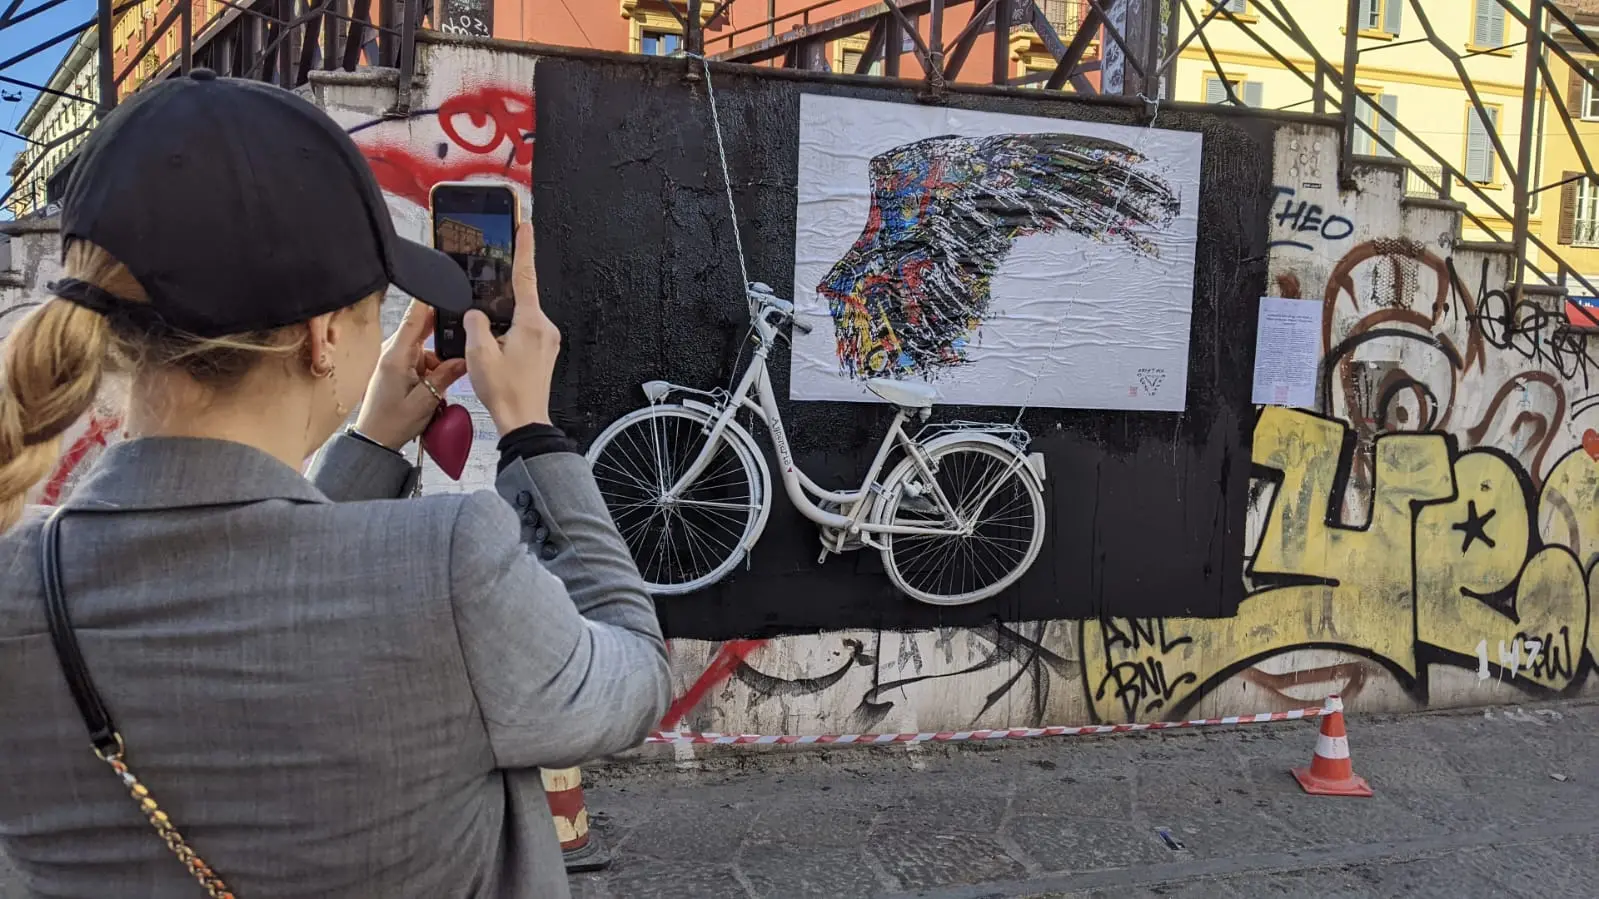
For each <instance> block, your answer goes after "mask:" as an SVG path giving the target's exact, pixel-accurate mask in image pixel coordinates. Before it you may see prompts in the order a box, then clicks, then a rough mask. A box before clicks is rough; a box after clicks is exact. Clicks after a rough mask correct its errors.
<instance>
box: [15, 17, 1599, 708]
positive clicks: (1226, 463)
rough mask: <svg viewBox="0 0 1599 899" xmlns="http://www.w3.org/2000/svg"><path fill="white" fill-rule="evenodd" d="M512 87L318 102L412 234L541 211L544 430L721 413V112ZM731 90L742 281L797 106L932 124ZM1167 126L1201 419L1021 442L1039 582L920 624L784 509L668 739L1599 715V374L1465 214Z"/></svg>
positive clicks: (843, 87)
mask: <svg viewBox="0 0 1599 899" xmlns="http://www.w3.org/2000/svg"><path fill="white" fill-rule="evenodd" d="M531 52H532V51H531V50H527V49H520V48H514V47H504V46H497V47H488V46H475V47H469V46H464V45H460V44H436V45H432V46H429V47H428V49H427V52H426V54H425V56H424V58H423V67H422V68H423V77H422V82H421V84H420V85H419V87H418V89H417V90H416V91H415V93H414V103H413V107H412V110H411V111H410V112H408V113H406V114H404V115H400V116H392V115H391V116H385V115H384V111H385V110H386V109H388V107H389V106H390V104H391V103H392V102H393V90H392V83H390V82H385V81H384V80H383V79H382V78H381V77H372V76H364V80H363V77H356V78H350V77H348V76H345V77H341V78H338V79H334V80H330V81H319V82H317V83H316V85H315V86H314V88H313V93H314V95H315V96H316V98H317V99H318V100H319V101H320V102H322V103H323V104H324V105H325V106H326V107H327V108H328V109H329V111H330V112H331V113H332V114H333V115H334V116H335V117H336V118H338V119H339V120H340V121H341V122H342V123H343V124H344V125H345V126H346V127H347V128H349V129H350V130H351V131H352V133H353V134H354V135H355V137H356V139H357V141H358V142H360V143H361V144H362V146H363V148H364V149H365V151H366V152H367V154H368V157H369V159H371V160H372V162H373V165H374V167H375V168H376V169H377V171H378V172H379V175H380V179H381V180H382V182H383V184H384V187H385V189H386V191H387V194H388V197H389V200H390V204H391V208H392V209H393V211H394V213H395V215H396V219H397V221H399V222H400V223H401V227H402V229H404V230H407V231H408V233H410V234H412V235H414V236H422V235H423V234H425V226H426V214H425V196H426V188H427V186H428V185H430V184H431V183H432V182H433V181H435V180H441V179H443V178H446V177H448V178H459V177H482V178H491V179H498V180H502V181H505V182H506V183H510V184H514V185H517V186H518V189H519V190H527V194H526V195H525V196H527V197H528V198H530V199H531V201H532V203H533V204H534V218H535V220H536V221H537V223H538V228H539V236H540V244H539V252H538V266H539V274H540V280H541V283H542V285H543V290H544V293H545V302H546V306H547V307H548V308H549V309H550V311H551V315H552V316H553V317H554V318H555V319H556V320H557V321H558V322H560V323H561V325H562V327H563V330H564V332H565V335H566V351H565V355H564V358H563V361H562V363H561V365H560V367H559V368H558V370H557V381H558V384H557V391H556V393H557V395H556V408H557V415H558V417H559V419H560V420H561V421H562V422H563V423H565V424H567V425H568V426H569V427H570V429H571V430H572V431H573V432H574V433H575V434H577V435H578V436H579V437H581V438H584V439H588V438H591V437H592V436H594V434H595V433H597V431H598V429H599V428H601V427H603V426H604V425H605V424H608V423H609V422H610V421H612V420H614V419H615V418H616V417H617V416H619V415H621V414H623V413H624V412H626V411H628V410H629V409H632V408H635V407H637V406H638V405H640V404H641V402H642V396H641V395H640V394H639V392H638V391H637V389H636V385H637V384H638V383H639V382H641V381H643V380H646V379H648V378H652V377H670V378H672V379H673V380H677V381H680V382H683V383H689V384H696V383H703V384H706V385H708V386H709V385H714V384H719V383H724V382H725V381H726V380H727V378H728V376H729V374H730V372H731V360H732V358H733V354H734V350H735V347H736V342H737V341H738V340H739V339H740V338H741V336H742V334H743V323H744V317H743V316H744V313H743V307H742V301H741V299H739V296H738V293H737V284H738V277H739V275H738V266H737V262H736V258H735V257H734V256H732V255H731V254H732V249H731V246H732V242H731V232H730V229H729V226H728V221H727V211H726V207H725V205H723V204H725V198H724V197H723V195H722V184H721V175H720V171H719V169H718V168H717V167H716V165H715V162H714V159H715V155H714V144H713V143H712V138H711V136H710V131H709V127H710V116H709V110H708V106H707V105H706V93H705V85H704V83H703V82H695V81H687V80H685V79H684V77H683V73H684V66H683V64H682V63H681V62H644V61H638V60H621V59H615V58H596V57H588V56H545V57H543V58H542V59H539V60H537V61H536V62H535V60H534V58H533V57H532V56H531V55H530V54H531ZM714 84H715V89H716V96H717V100H718V103H719V109H720V111H721V119H722V122H723V123H724V126H725V128H726V130H727V134H726V139H727V143H728V152H729V154H730V155H731V157H732V159H733V160H734V162H733V179H732V180H733V184H734V191H735V197H736V202H737V205H738V207H739V210H740V215H741V221H742V223H743V227H744V240H745V244H746V247H747V248H748V250H749V256H750V270H751V275H752V277H756V278H760V279H761V280H765V281H768V282H769V283H773V284H783V283H791V281H792V278H791V275H792V271H791V268H790V267H791V266H792V265H793V240H794V220H793V216H794V186H795V178H796V174H795V159H794V152H793V148H794V146H795V139H796V136H797V133H796V130H797V98H798V95H799V93H800V92H801V91H812V92H823V93H833V94H845V95H850V96H862V97H873V98H877V99H886V100H899V101H905V102H910V101H913V100H914V95H913V93H912V92H911V91H910V90H907V89H903V88H898V87H893V86H862V85H858V84H851V83H847V82H843V81H838V80H822V81H814V80H813V81H799V80H795V79H792V78H787V77H783V76H780V75H763V76H756V75H752V74H744V73H733V72H720V71H719V72H717V73H716V75H715V76H714ZM535 85H536V95H537V102H536V103H535V102H534V100H535ZM948 102H950V103H953V104H958V105H963V106H971V107H979V108H984V109H996V110H1003V111H1013V112H1025V113H1030V114H1038V115H1053V116H1060V117H1065V118H1076V119H1090V120H1098V121H1115V122H1124V123H1129V124H1138V121H1137V119H1136V118H1135V116H1136V115H1137V112H1136V111H1135V110H1132V109H1129V108H1126V107H1121V106H1116V105H1109V104H1104V103H1086V102H1082V101H1072V100H1066V99H1057V98H1042V97H1038V96H1037V95H1035V94H1028V95H1019V96H1013V97H999V96H994V95H991V94H955V95H952V96H951V97H950V98H949V100H948ZM1160 125H1161V127H1170V128H1178V129H1185V130H1195V131H1200V132H1202V133H1203V134H1204V139H1205V147H1206V159H1205V162H1204V165H1203V167H1202V183H1201V206H1202V208H1201V211H1200V221H1201V229H1200V246H1199V264H1198V270H1197V272H1196V295H1195V297H1194V320H1193V331H1192V335H1191V346H1192V353H1191V359H1190V371H1189V375H1188V379H1189V391H1190V392H1189V396H1188V400H1187V411H1185V412H1184V413H1182V414H1170V413H1162V414H1133V413H1110V412H1091V411H1074V410H1046V411H1043V412H1029V413H1028V415H1027V417H1026V418H1025V419H1024V423H1025V424H1026V425H1027V426H1028V427H1029V429H1030V430H1031V431H1032V433H1033V434H1035V435H1036V436H1037V438H1038V439H1037V443H1036V444H1035V446H1036V448H1038V449H1039V450H1041V451H1042V452H1044V453H1045V454H1046V456H1047V458H1048V463H1049V467H1050V472H1051V479H1050V486H1049V494H1048V497H1047V499H1048V503H1049V515H1050V533H1049V537H1048V542H1047V543H1046V549H1045V555H1044V557H1042V558H1041V560H1040V561H1039V563H1038V564H1037V565H1036V566H1035V568H1034V570H1033V571H1032V572H1030V573H1029V575H1028V576H1027V577H1026V578H1025V579H1024V580H1023V581H1022V582H1021V583H1020V584H1019V585H1018V586H1017V587H1016V588H1014V589H1013V590H1012V591H1010V592H1009V593H1008V594H1007V595H1005V596H1002V597H999V598H997V599H995V600H991V601H989V602H985V603H980V604H977V605H975V606H968V607H962V608H954V609H935V608H932V607H927V606H922V605H920V604H917V603H914V602H911V601H909V600H907V599H904V598H903V597H900V596H898V595H897V594H895V593H894V592H893V590H892V589H891V588H890V587H889V585H888V583H887V580H886V579H885V578H884V577H883V575H882V573H881V570H880V568H879V567H878V566H877V564H876V561H875V559H868V558H860V559H856V558H851V557H847V556H846V557H843V558H834V559H833V560H831V561H829V562H828V563H827V564H826V565H825V566H822V567H818V566H817V564H816V560H815V552H816V549H815V548H816V542H815V541H816V536H815V531H814V529H813V528H812V527H811V526H810V525H808V524H807V523H805V522H804V521H803V520H801V519H800V518H799V517H798V516H797V515H796V514H795V513H793V512H792V510H791V509H790V508H789V507H788V505H787V503H786V502H781V501H780V502H778V503H777V504H776V505H775V507H774V510H773V521H772V523H771V525H770V526H769V527H768V530H767V532H766V534H765V536H764V537H763V539H762V542H761V544H760V546H759V549H758V551H757V553H756V554H755V556H754V559H753V564H752V566H751V568H750V570H749V571H746V572H740V573H738V574H736V575H735V576H734V577H732V578H731V579H730V580H729V581H728V582H726V583H724V584H722V585H719V586H718V587H716V588H712V589H710V590H707V591H704V592H703V593H701V594H697V595H694V596H688V597H678V598H669V599H663V600H662V601H661V603H660V609H661V616H662V620H663V622H664V624H665V626H666V628H667V630H668V634H669V636H671V637H672V638H673V641H672V651H673V660H674V662H673V664H674V670H675V673H676V678H677V689H676V693H677V696H678V700H677V702H676V703H674V707H673V710H672V712H671V713H670V714H669V716H668V722H667V723H668V724H669V725H682V726H686V727H688V728H690V729H695V730H717V731H732V732H747V733H840V732H854V731H861V730H872V731H901V730H938V729H963V728H975V727H1001V726H1025V725H1036V724H1058V723H1079V722H1084V721H1089V720H1099V721H1125V720H1152V719H1162V718H1173V717H1190V716H1195V715H1210V714H1238V713H1255V712H1264V711H1274V710H1279V709H1284V708H1292V707H1297V706H1301V705H1305V704H1309V703H1315V702H1319V701H1320V699H1321V697H1322V696H1324V695H1325V694H1326V693H1327V692H1330V691H1332V690H1341V691H1342V692H1343V693H1344V695H1345V697H1346V698H1347V700H1348V702H1349V703H1350V705H1351V706H1352V707H1354V708H1356V709H1366V710H1374V709H1407V708H1420V707H1427V706H1444V705H1461V704H1471V703H1483V702H1491V701H1501V700H1507V699H1514V698H1516V697H1520V696H1526V695H1546V694H1548V693H1550V692H1559V691H1579V690H1584V689H1586V687H1587V682H1588V681H1589V679H1590V678H1591V674H1590V671H1591V669H1592V667H1593V654H1592V653H1591V652H1590V651H1589V649H1588V641H1589V631H1590V628H1589V599H1588V597H1589V580H1590V578H1589V576H1588V573H1589V572H1590V571H1591V570H1592V568H1593V562H1594V560H1595V556H1596V554H1599V520H1595V516H1596V515H1599V512H1596V511H1595V510H1596V509H1599V502H1596V501H1599V462H1596V461H1595V460H1596V459H1599V432H1596V431H1595V430H1593V428H1595V427H1599V424H1595V423H1594V422H1593V421H1590V419H1591V418H1592V417H1593V415H1592V412H1591V410H1592V408H1593V405H1592V404H1591V403H1588V402H1587V401H1586V400H1585V397H1586V396H1587V395H1588V393H1589V391H1588V390H1587V389H1586V387H1585V384H1586V380H1587V377H1588V374H1589V371H1590V359H1591V358H1592V357H1591V355H1590V353H1589V351H1588V347H1587V338H1586V337H1584V336H1582V335H1580V334H1575V333H1573V332H1570V331H1568V330H1566V329H1565V328H1564V326H1563V322H1562V320H1561V318H1560V316H1559V314H1558V311H1559V310H1558V306H1557V305H1556V303H1555V301H1554V299H1553V298H1539V297H1529V298H1526V299H1524V300H1523V301H1522V302H1520V303H1519V304H1518V303H1516V302H1513V301H1512V299H1511V298H1510V297H1509V296H1508V295H1507V294H1506V292H1505V291H1506V278H1507V276H1508V268H1509V260H1508V258H1507V257H1504V256H1502V255H1499V254H1496V253H1492V252H1485V251H1483V250H1482V249H1479V248H1476V247H1473V246H1472V245H1469V244H1464V243H1461V242H1460V241H1459V240H1458V237H1457V235H1458V233H1459V230H1458V227H1459V210H1458V208H1456V207H1451V206H1447V205H1443V204H1439V203H1437V202H1436V201H1432V202H1419V201H1404V200H1402V187H1401V185H1400V182H1399V178H1400V175H1399V173H1398V172H1397V170H1395V169H1391V168H1387V167H1382V166H1373V167H1366V168H1362V169H1359V170H1358V171H1357V184H1356V185H1355V187H1354V188H1353V189H1351V190H1347V191H1340V190H1339V189H1338V187H1337V184H1336V178H1335V170H1336V158H1337V156H1336V153H1337V131H1336V129H1335V128H1333V127H1330V126H1328V125H1326V124H1324V123H1317V122H1313V121H1310V120H1289V119H1285V118H1281V117H1279V118H1276V119H1270V118H1266V117H1260V116H1250V115H1241V114H1228V113H1218V112H1216V111H1214V110H1203V111H1201V110H1197V109H1180V108H1179V109H1164V110H1162V112H1161V119H1160ZM535 148H536V152H534V151H535ZM1268 292H1269V293H1272V294H1276V295H1281V296H1297V297H1303V298H1307V299H1314V300H1319V301H1320V302H1321V303H1322V304H1323V308H1324V313H1323V316H1324V325H1323V337H1322V364H1323V378H1322V382H1323V383H1322V387H1321V389H1320V395H1319V402H1318V411H1317V412H1315V413H1311V412H1302V411H1293V410H1286V409H1281V408H1268V409H1266V410H1264V411H1262V410H1260V409H1258V408H1256V407H1254V406H1252V405H1250V403H1249V393H1248V390H1249V377H1250V369H1251V365H1252V360H1253V346H1254V326H1255V316H1256V301H1257V298H1258V297H1259V296H1260V295H1261V294H1262V293H1268ZM14 299H15V298H14V297H11V298H8V302H9V301H13V300H14ZM1133 301H1136V298H1129V302H1133ZM392 307H393V308H391V309H390V310H389V314H390V315H391V316H392V315H394V314H397V313H398V311H399V304H398V303H396V304H392ZM773 370H774V373H779V372H786V370H787V364H786V360H783V359H774V364H773ZM778 382H779V383H778V393H779V396H785V395H786V378H784V377H782V376H781V375H779V377H778ZM467 401H468V402H469V404H470V402H471V401H470V398H469V397H468V398H467ZM784 413H785V416H786V417H787V418H788V420H789V422H790V425H791V431H790V433H791V435H792V436H791V442H792V443H793V445H794V449H795V452H796V456H797V459H798V461H799V463H800V464H801V465H802V466H803V467H805V468H807V469H808V470H811V471H813V472H814V473H815V474H817V475H819V476H821V478H822V479H823V482H824V483H834V482H836V483H843V482H844V481H845V480H847V478H848V476H858V473H859V471H860V470H861V468H862V467H863V465H864V461H863V454H865V453H866V452H868V450H869V444H871V443H872V442H874V438H875V437H876V435H877V434H879V433H880V429H881V427H882V426H883V423H884V421H885V420H886V416H885V415H884V414H883V412H882V411H881V410H879V409H876V408H874V407H869V406H856V405H849V406H845V405H842V404H840V405H833V404H827V403H804V404H787V405H785V407H784ZM984 413H985V410H982V409H949V410H945V413H944V414H947V415H950V416H953V417H976V416H980V415H983V414H984ZM479 415H480V422H481V433H480V435H479V436H480V442H479V445H478V446H477V447H476V449H475V451H474V467H473V468H472V469H471V470H470V471H469V474H468V476H467V477H466V478H465V479H463V482H462V483H461V484H451V483H449V482H447V481H446V480H445V479H443V477H442V475H440V474H438V473H437V472H432V473H430V474H429V476H428V480H427V482H426V483H427V487H428V489H434V490H437V489H469V488H474V487H480V486H484V485H486V484H487V483H488V479H489V477H490V475H491V474H492V465H493V453H492V445H491V441H492V436H493V435H492V433H491V432H490V431H489V429H488V427H487V422H486V421H485V420H482V419H481V413H479ZM989 415H990V416H991V415H992V413H991V412H990V413H989ZM1585 534H1586V539H1584V536H1585ZM1534 643H1536V646H1534Z"/></svg>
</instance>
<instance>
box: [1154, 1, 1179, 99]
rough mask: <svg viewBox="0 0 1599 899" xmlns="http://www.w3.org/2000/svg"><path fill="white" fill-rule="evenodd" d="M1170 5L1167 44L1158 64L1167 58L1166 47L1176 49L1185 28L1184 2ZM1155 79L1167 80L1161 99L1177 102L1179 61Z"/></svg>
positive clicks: (1158, 57)
mask: <svg viewBox="0 0 1599 899" xmlns="http://www.w3.org/2000/svg"><path fill="white" fill-rule="evenodd" d="M1169 5H1170V7H1171V8H1170V9H1169V10H1167V13H1166V43H1165V45H1164V46H1162V47H1161V48H1160V52H1159V53H1158V54H1157V59H1156V60H1155V62H1156V63H1159V62H1160V60H1162V59H1165V58H1166V54H1167V52H1168V50H1167V49H1166V47H1168V46H1169V47H1173V48H1175V47H1176V46H1177V35H1178V34H1179V33H1180V32H1181V31H1182V27H1183V21H1182V15H1181V14H1182V0H1171V2H1170V4H1169ZM1154 77H1156V78H1164V79H1165V84H1166V89H1165V90H1164V91H1162V93H1161V99H1163V100H1175V99H1177V60H1176V58H1173V59H1172V64H1171V68H1170V69H1167V70H1166V71H1164V72H1161V71H1157V72H1155V75H1154Z"/></svg>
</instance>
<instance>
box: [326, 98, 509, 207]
mask: <svg viewBox="0 0 1599 899" xmlns="http://www.w3.org/2000/svg"><path fill="white" fill-rule="evenodd" d="M422 118H436V119H437V121H438V136H439V137H441V138H443V140H437V141H432V142H427V143H424V142H421V141H419V140H418V139H417V135H416V130H415V128H414V124H412V123H414V121H415V120H417V119H422ZM391 124H393V125H397V126H398V127H396V128H394V129H390V128H387V127H384V126H386V125H391ZM533 132H534V99H533V95H532V93H530V92H529V91H527V90H526V89H520V88H511V87H501V86H487V87H477V88H473V89H470V90H465V91H462V92H461V93H457V94H454V95H452V96H450V97H449V98H448V99H446V100H444V102H442V103H440V104H439V105H438V107H437V108H436V109H418V110H414V111H412V113H411V115H410V117H409V122H402V123H392V122H391V121H390V120H388V119H375V120H373V121H370V122H365V123H362V124H360V125H357V126H356V127H354V128H351V129H350V134H351V136H352V137H354V138H355V141H356V144H357V145H358V146H360V148H361V152H362V153H363V154H365V155H366V159H367V163H368V164H369V165H371V166H372V172H373V174H374V175H376V176H377V180H378V184H379V185H380V186H381V187H382V188H383V190H384V192H385V193H388V194H392V195H395V196H399V197H404V198H405V199H407V200H410V201H411V202H413V203H415V204H417V205H418V206H424V207H425V206H426V205H427V202H428V191H429V190H430V189H431V188H432V187H433V185H435V184H437V183H439V182H441V181H463V180H466V179H469V178H479V177H492V178H503V179H507V180H510V181H514V182H518V183H521V184H524V185H526V184H531V182H532V177H533V141H534V137H533Z"/></svg>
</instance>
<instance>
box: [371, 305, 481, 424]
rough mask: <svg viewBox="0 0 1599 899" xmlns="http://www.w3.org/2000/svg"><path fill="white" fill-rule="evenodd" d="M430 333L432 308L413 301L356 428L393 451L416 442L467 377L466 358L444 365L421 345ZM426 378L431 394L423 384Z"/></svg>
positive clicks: (380, 362)
mask: <svg viewBox="0 0 1599 899" xmlns="http://www.w3.org/2000/svg"><path fill="white" fill-rule="evenodd" d="M432 332H433V307H431V306H428V305H426V304H424V303H421V302H419V301H416V300H412V301H411V307H410V308H409V309H407V310H405V321H403V322H401V323H400V328H399V330H397V331H395V332H394V334H393V336H391V337H390V338H389V339H388V340H387V341H386V342H385V343H384V344H383V355H381V356H379V357H378V367H377V368H376V369H375V370H374V371H373V372H372V380H371V382H369V383H368V384H367V386H366V398H365V399H363V400H362V401H361V412H360V414H359V415H357V416H356V418H355V429H356V430H357V431H360V432H361V433H362V434H363V435H365V436H366V437H368V438H370V439H372V440H375V441H377V442H378V443H381V444H383V445H384V446H386V447H388V448H389V449H392V450H398V449H399V448H400V447H402V446H405V445H406V444H407V443H409V442H411V441H412V440H414V439H416V436H417V435H418V434H421V433H422V429H423V428H426V427H427V425H428V422H429V421H432V420H433V413H434V412H436V411H438V408H439V400H438V397H439V396H442V395H443V394H444V391H445V390H447V389H449V387H450V385H451V384H454V383H455V382H456V381H459V380H460V379H461V376H462V375H464V374H466V360H465V359H449V360H446V361H444V362H440V361H439V357H438V354H436V353H434V352H433V351H432V350H429V349H426V348H425V347H424V346H423V344H424V343H426V342H427V338H428V335H429V334H431V333H432ZM424 379H425V380H426V381H427V383H428V384H431V385H433V390H429V389H428V387H427V384H423V383H422V382H423V380H424ZM435 391H437V393H436V394H435Z"/></svg>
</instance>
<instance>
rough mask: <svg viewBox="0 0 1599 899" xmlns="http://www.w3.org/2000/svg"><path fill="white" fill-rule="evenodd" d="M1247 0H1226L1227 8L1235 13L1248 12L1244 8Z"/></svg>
mask: <svg viewBox="0 0 1599 899" xmlns="http://www.w3.org/2000/svg"><path fill="white" fill-rule="evenodd" d="M1247 2H1248V0H1227V8H1228V9H1230V10H1232V11H1233V12H1236V13H1242V12H1248V10H1246V9H1245V8H1244V6H1245V4H1246V3H1247Z"/></svg>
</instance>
